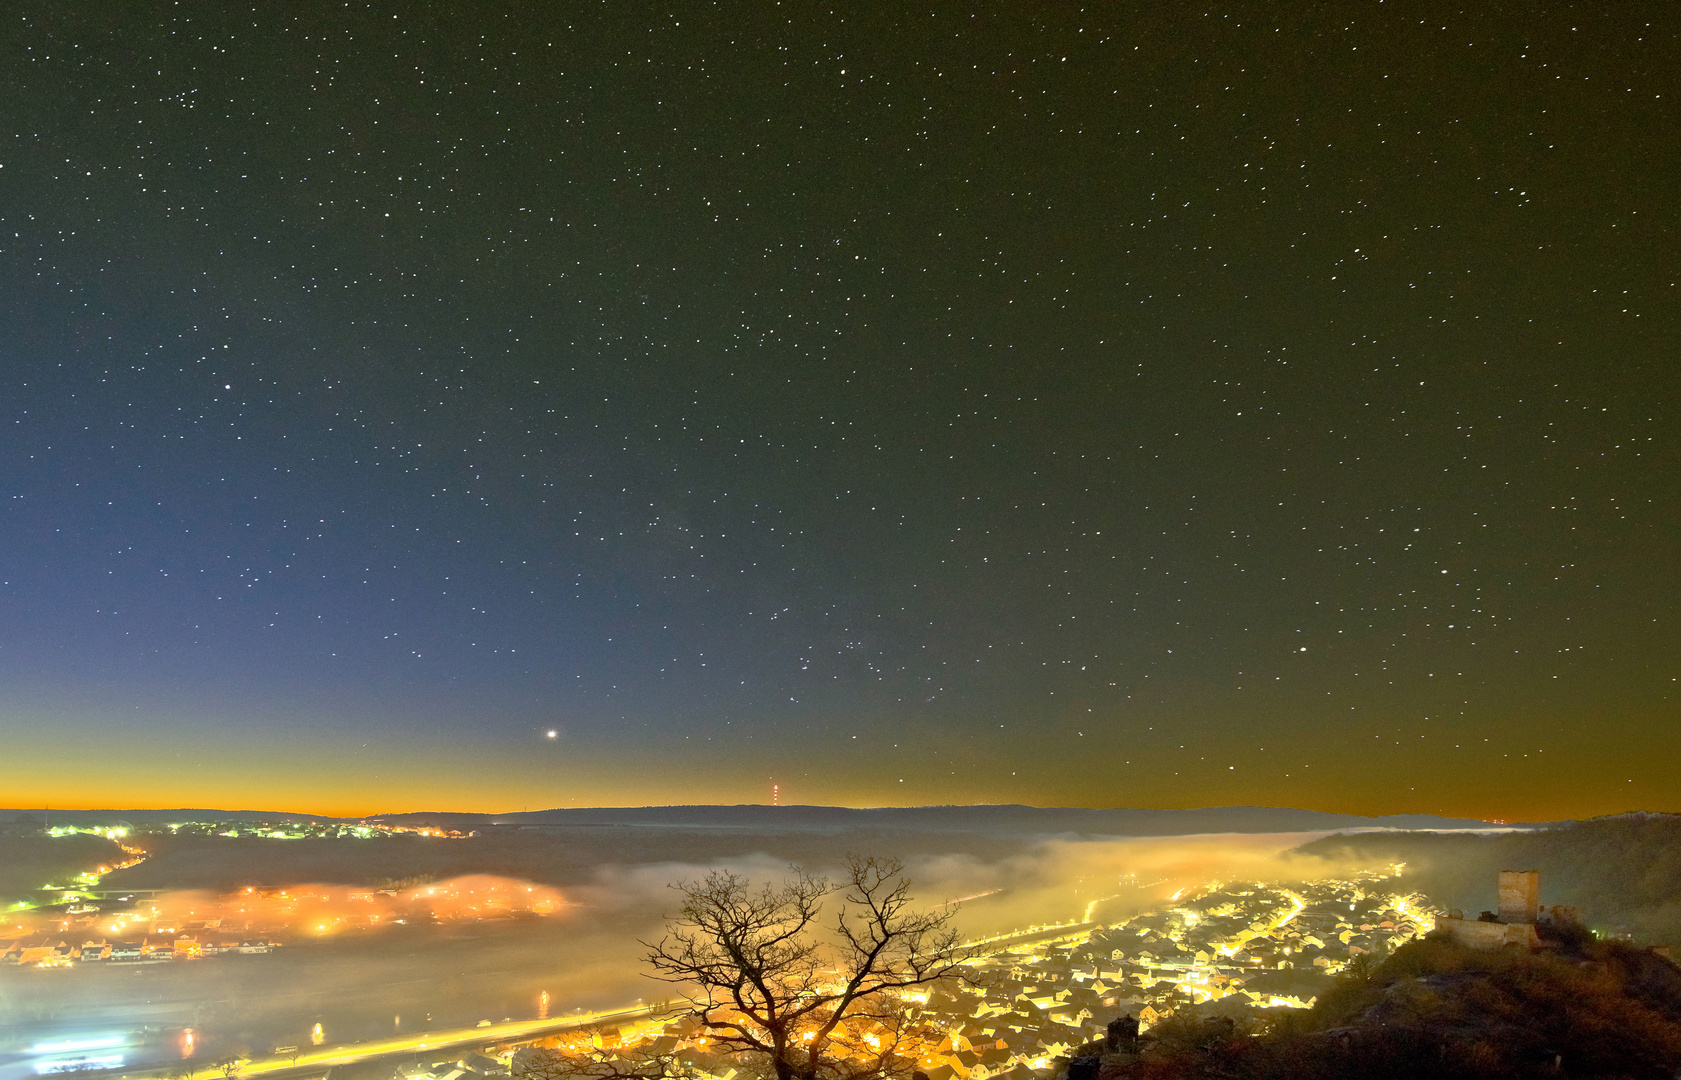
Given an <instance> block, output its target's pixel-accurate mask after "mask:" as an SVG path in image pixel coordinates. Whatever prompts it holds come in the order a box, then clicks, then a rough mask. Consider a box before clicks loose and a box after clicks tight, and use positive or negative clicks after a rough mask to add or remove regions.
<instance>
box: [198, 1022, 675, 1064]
mask: <svg viewBox="0 0 1681 1080" xmlns="http://www.w3.org/2000/svg"><path fill="white" fill-rule="evenodd" d="M663 1007H664V1006H661V1005H636V1006H632V1007H631V1008H628V1009H613V1010H609V1011H606V1012H594V1013H572V1014H570V1015H567V1016H557V1017H554V1018H553V1019H549V1020H511V1021H507V1022H504V1023H500V1024H488V1025H486V1026H484V1027H470V1028H455V1029H452V1030H444V1031H426V1032H421V1033H420V1034H417V1035H403V1036H396V1037H393V1038H389V1039H375V1040H373V1041H372V1042H365V1043H350V1044H348V1045H339V1046H323V1047H319V1048H316V1047H310V1048H309V1049H307V1050H303V1051H301V1052H300V1053H299V1054H298V1056H297V1057H296V1058H293V1057H291V1056H290V1055H288V1056H286V1057H263V1058H254V1059H253V1060H251V1061H250V1062H249V1063H248V1064H246V1065H243V1066H241V1067H240V1070H239V1075H240V1076H241V1077H253V1076H264V1077H269V1078H270V1080H280V1078H281V1077H284V1076H291V1075H297V1076H302V1075H308V1074H314V1073H321V1072H325V1071H326V1070H327V1069H330V1068H332V1067H333V1066H335V1065H354V1064H356V1063H357V1062H361V1061H371V1060H373V1059H375V1058H382V1057H402V1056H405V1055H410V1054H416V1055H418V1054H423V1053H425V1052H427V1051H442V1050H451V1049H456V1048H459V1047H462V1046H469V1045H483V1044H487V1043H495V1042H508V1041H515V1040H519V1039H532V1038H538V1037H540V1036H543V1035H552V1034H554V1033H555V1032H557V1031H567V1030H570V1029H572V1028H578V1027H586V1026H588V1025H590V1024H602V1023H625V1022H627V1021H635V1020H646V1019H649V1018H651V1017H653V1016H655V1015H656V1014H657V1013H658V1012H659V1010H660V1009H661V1008H663ZM193 1075H194V1076H197V1077H212V1076H214V1077H220V1076H221V1075H222V1074H221V1072H220V1070H217V1069H212V1068H204V1069H200V1070H199V1071H198V1072H197V1073H194V1074H193Z"/></svg>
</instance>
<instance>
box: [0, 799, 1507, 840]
mask: <svg viewBox="0 0 1681 1080" xmlns="http://www.w3.org/2000/svg"><path fill="white" fill-rule="evenodd" d="M40 813H41V811H39V810H0V821H8V820H11V819H12V818H13V817H14V816H16V815H22V814H27V815H30V816H31V817H34V818H36V819H37V820H38V819H39V817H40ZM52 820H53V822H55V823H63V824H103V823H110V822H115V821H128V822H132V823H141V822H161V821H228V822H245V821H314V822H323V823H330V822H349V821H359V820H377V821H382V822H386V823H388V824H392V825H438V826H445V827H452V828H487V827H497V826H503V827H512V826H543V825H563V826H591V825H602V826H609V825H612V826H642V827H663V828H712V829H718V828H725V829H771V830H782V829H794V830H801V831H807V830H817V831H842V830H852V829H892V830H918V831H933V832H953V831H956V832H1005V833H1010V832H1020V833H1096V834H1102V835H1111V836H1182V835H1187V834H1192V833H1225V832H1231V833H1271V832H1316V831H1321V830H1330V829H1344V830H1347V829H1406V830H1415V829H1436V830H1444V829H1490V828H1495V827H1496V826H1493V825H1491V824H1490V823H1489V822H1486V821H1479V820H1476V819H1473V818H1447V817H1439V816H1437V815H1434V814H1393V815H1389V816H1386V817H1364V816H1361V815H1358V814H1333V813H1326V812H1324V811H1319V810H1296V809H1291V808H1288V807H1273V806H1214V807H1202V808H1198V809H1190V810H1151V809H1140V808H1113V809H1102V808H1097V809H1093V808H1085V807H1039V806H1022V805H1016V804H987V805H979V806H956V805H947V806H895V807H876V808H868V809H857V808H853V807H846V806H767V805H764V804H753V803H747V804H739V805H735V806H719V805H695V806H607V807H585V808H555V809H550V810H531V811H523V812H518V813H505V814H477V813H452V812H439V811H417V812H412V813H401V814H381V815H376V816H374V817H371V818H366V819H362V818H334V817H327V816H325V815H321V814H300V813H284V812H277V811H263V810H212V809H202V808H201V809H175V810H119V809H111V810H54V811H52Z"/></svg>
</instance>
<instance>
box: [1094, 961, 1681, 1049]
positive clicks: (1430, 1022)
mask: <svg viewBox="0 0 1681 1080" xmlns="http://www.w3.org/2000/svg"><path fill="white" fill-rule="evenodd" d="M1554 944H1555V946H1557V947H1555V948H1552V949H1548V950H1543V951H1539V952H1534V953H1531V952H1528V951H1524V952H1518V951H1516V950H1503V951H1496V952H1473V951H1471V950H1468V949H1464V948H1461V947H1459V946H1456V945H1453V944H1451V943H1448V942H1445V941H1437V940H1427V941H1421V942H1414V943H1412V944H1409V945H1404V946H1402V947H1401V948H1400V949H1397V950H1396V951H1395V953H1394V954H1393V955H1392V956H1390V957H1389V959H1388V960H1386V961H1385V962H1383V963H1382V964H1381V965H1378V966H1376V967H1375V968H1372V969H1369V970H1365V971H1358V970H1357V971H1355V972H1352V973H1350V974H1348V975H1345V976H1343V977H1341V978H1339V979H1338V980H1337V982H1336V984H1335V985H1334V986H1333V987H1332V989H1331V990H1330V991H1329V992H1327V993H1326V994H1324V995H1323V996H1322V997H1321V998H1320V1001H1319V1003H1318V1004H1317V1005H1316V1006H1315V1007H1314V1008H1313V1009H1312V1010H1310V1011H1309V1012H1308V1013H1306V1014H1305V1015H1303V1014H1295V1015H1292V1016H1288V1017H1284V1018H1281V1019H1279V1020H1276V1021H1274V1023H1273V1026H1272V1028H1271V1030H1268V1031H1265V1032H1260V1033H1255V1032H1252V1031H1250V1030H1248V1029H1245V1028H1244V1027H1242V1026H1241V1025H1242V1021H1238V1022H1235V1023H1234V1022H1233V1021H1231V1020H1224V1019H1220V1018H1204V1017H1201V1016H1197V1015H1183V1016H1177V1017H1174V1018H1172V1019H1169V1020H1168V1021H1166V1022H1164V1023H1162V1024H1161V1025H1159V1026H1158V1027H1156V1028H1154V1029H1152V1030H1151V1031H1150V1032H1149V1034H1148V1036H1147V1037H1146V1038H1145V1039H1143V1040H1142V1041H1141V1042H1140V1043H1138V1044H1128V1045H1127V1046H1126V1047H1124V1048H1122V1050H1121V1052H1115V1053H1108V1054H1097V1055H1094V1056H1093V1057H1088V1058H1087V1059H1086V1062H1084V1063H1082V1062H1078V1061H1077V1062H1075V1064H1074V1066H1073V1067H1072V1068H1071V1070H1070V1073H1069V1075H1079V1076H1080V1077H1082V1078H1083V1080H1123V1078H1132V1077H1137V1078H1140V1080H1142V1078H1152V1080H1178V1078H1181V1077H1185V1078H1188V1077H1214V1076H1219V1077H1227V1078H1231V1080H1322V1078H1323V1080H1331V1078H1342V1077H1363V1078H1371V1080H1391V1078H1393V1080H1401V1078H1414V1077H1432V1078H1437V1080H1459V1078H1463V1080H1504V1078H1512V1080H1517V1078H1520V1077H1522V1078H1528V1077H1559V1076H1578V1077H1629V1078H1640V1080H1648V1078H1649V1080H1659V1078H1663V1080H1668V1078H1670V1077H1672V1076H1674V1075H1675V1074H1676V1070H1677V1067H1678V1066H1681V969H1677V967H1676V966H1675V965H1674V964H1673V963H1671V962H1670V961H1669V960H1667V959H1664V958H1663V957H1660V956H1657V955H1654V954H1653V953H1651V952H1649V951H1646V950H1642V949H1638V948H1635V947H1633V946H1630V945H1627V944H1623V943H1620V942H1604V941H1578V942H1576V943H1574V944H1569V943H1563V942H1556V943H1554ZM1252 1036H1253V1037H1252ZM1085 1049H1086V1051H1087V1052H1088V1053H1090V1051H1091V1050H1095V1049H1098V1048H1097V1047H1090V1048H1085Z"/></svg>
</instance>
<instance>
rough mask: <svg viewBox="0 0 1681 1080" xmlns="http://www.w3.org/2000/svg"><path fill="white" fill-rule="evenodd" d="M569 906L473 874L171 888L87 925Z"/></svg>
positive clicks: (36, 919) (361, 917) (248, 925)
mask: <svg viewBox="0 0 1681 1080" xmlns="http://www.w3.org/2000/svg"><path fill="white" fill-rule="evenodd" d="M568 906H569V905H568V902H567V900H566V897H565V896H564V895H563V894H562V893H561V891H560V890H559V889H554V888H550V887H549V886H547V885H537V884H534V883H532V882H529V881H523V880H520V879H518V878H507V877H499V876H496V875H494V874H470V875H467V876H465V877H458V878H451V879H450V880H448V881H437V882H432V883H430V884H426V885H417V886H414V887H413V888H409V889H404V890H402V891H400V892H392V891H390V890H384V889H373V888H368V887H366V886H354V885H297V886H293V887H291V888H285V889H262V888H255V887H252V888H246V889H242V890H240V891H239V892H236V893H228V894H220V895H218V894H215V893H208V892H200V891H182V892H172V893H166V894H164V895H162V896H159V897H157V898H156V899H153V900H146V901H142V902H141V903H140V904H139V905H138V906H136V907H135V908H134V909H132V910H129V911H118V912H107V913H103V914H101V915H99V916H97V917H96V918H93V919H88V920H86V921H85V922H83V925H85V926H86V927H87V928H88V929H89V930H95V929H96V930H97V931H98V932H99V933H101V934H104V935H105V936H107V937H110V938H131V937H135V938H137V937H142V936H147V935H161V936H173V935H176V934H197V935H200V936H201V937H209V938H217V937H219V936H224V935H225V936H229V937H235V936H238V935H239V934H240V933H242V932H246V931H251V932H256V931H263V932H269V933H291V934H293V935H303V936H321V935H325V934H335V933H342V932H345V931H368V930H379V929H383V928H385V927H390V926H401V925H405V924H412V923H429V922H434V921H436V922H471V921H475V920H479V919H497V918H509V917H511V916H515V915H553V914H556V913H557V912H560V911H562V910H564V909H565V908H566V907H568ZM76 921H77V922H82V920H76ZM32 923H33V925H31V924H32ZM49 924H50V926H49ZM60 924H64V925H63V926H62V927H61V925H60ZM49 928H55V929H58V928H62V929H68V928H69V927H68V923H66V922H65V917H64V916H62V915H57V914H52V913H47V914H45V915H41V916H37V915H35V914H34V913H27V914H24V915H22V916H20V918H19V920H18V930H19V931H21V932H23V933H35V932H41V931H45V930H47V929H49Z"/></svg>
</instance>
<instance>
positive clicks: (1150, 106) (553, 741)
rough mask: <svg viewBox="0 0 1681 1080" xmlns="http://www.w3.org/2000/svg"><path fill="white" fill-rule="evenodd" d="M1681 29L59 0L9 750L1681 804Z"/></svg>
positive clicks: (1654, 16) (1394, 7)
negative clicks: (1679, 62)
mask: <svg viewBox="0 0 1681 1080" xmlns="http://www.w3.org/2000/svg"><path fill="white" fill-rule="evenodd" d="M1678 29H1681V15H1678V14H1677V11H1676V9H1675V8H1674V7H1673V6H1672V5H1668V4H1662V3H1650V4H1640V3H1630V4H1619V5H1599V4H1576V5H1570V4H1560V5H1553V6H1548V7H1545V8H1532V7H1513V8H1506V9H1503V8H1499V7H1497V6H1493V5H1483V6H1477V5H1473V10H1470V11H1461V10H1458V9H1457V8H1456V7H1454V6H1447V5H1431V4H1424V5H1405V4H1361V5H1355V4H1324V5H1314V6H1308V7H1301V6H1296V7H1289V6H1285V7H1270V8H1269V7H1265V6H1256V5H1211V6H1202V7H1193V6H1185V5H1162V4H1155V3H1150V4H1134V5H1100V6H1091V7H1088V8H1085V9H1081V8H1079V7H1077V6H1074V5H1044V4H1036V3H1035V4H1027V3H1022V4H1008V3H998V4H972V5H958V4H935V5H932V6H924V5H916V4H911V5H897V4H892V5H855V6H850V7H848V6H842V7H829V6H825V5H822V4H809V3H788V2H783V3H776V2H774V0H772V2H758V3H751V4H742V3H717V4H693V5H678V6H675V7H657V6H647V5H625V4H598V3H574V4H485V5H469V6H466V7H462V6H458V5H436V4H422V3H407V2H405V3H375V4H365V3H357V2H353V3H349V4H345V5H343V6H331V7H330V6H327V5H285V4H276V5H258V6H257V7H256V8H254V9H248V8H240V7H237V6H232V5H227V6H218V5H202V4H181V5H170V4H163V3H126V4H124V3H110V4H97V5H88V4H79V3H60V4H45V3H43V4H34V3H31V4H25V5H23V7H22V8H21V9H13V12H12V15H11V17H10V18H9V19H8V20H6V21H5V22H4V23H0V57H3V71H4V74H3V76H0V78H3V80H4V84H5V85H4V92H5V100H6V104H5V106H4V108H3V109H0V432H3V434H0V438H3V440H4V442H3V444H0V452H3V454H4V465H5V467H4V471H3V473H0V513H3V514H4V517H3V518H0V580H3V584H0V731H3V744H4V747H5V750H4V757H5V759H6V769H5V773H6V779H5V787H6V789H7V791H6V796H5V798H4V799H0V802H4V803H5V804H6V805H43V804H51V805H62V806H83V807H87V806H135V807H140V806H181V805H187V806H206V805H209V806H222V807H234V806H251V807H261V808H275V809H292V810H314V811H321V812H329V813H347V814H362V813H372V812H378V811H395V810H409V809H460V810H518V809H538V808H543V807H549V806H571V805H579V806H583V805H617V804H633V805H641V804H646V803H679V802H723V803H736V802H767V801H769V798H770V787H771V784H772V783H777V784H779V785H780V789H781V798H782V801H784V802H806V803H836V804H847V805H860V806H868V805H911V804H923V803H971V802H1024V803H1034V804H1040V805H1087V806H1157V807H1176V806H1203V805H1224V804H1265V805H1283V806H1299V807H1308V808H1315V809H1325V810H1338V811H1351V812H1358V813H1391V812H1408V811H1422V812H1442V813H1450V814H1460V815H1475V816H1479V817H1488V818H1495V819H1503V820H1541V819H1552V818H1559V817H1565V816H1584V815H1590V814H1598V813H1609V812H1617V811H1622V810H1626V809H1632V808H1636V807H1644V808H1647V809H1676V807H1675V806H1674V805H1673V804H1674V790H1675V789H1674V780H1673V778H1674V775H1675V769H1676V766H1677V765H1678V764H1681V723H1678V720H1681V715H1678V709H1677V694H1678V693H1681V690H1678V686H1681V684H1678V683H1677V681H1676V680H1677V678H1678V677H1681V635H1678V633H1677V619H1678V615H1677V612H1678V609H1681V551H1678V546H1681V545H1678V535H1681V513H1678V510H1677V506H1678V503H1677V499H1678V495H1681V492H1678V490H1677V487H1678V476H1681V473H1678V471H1677V464H1678V463H1677V437H1678V417H1677V405H1678V403H1681V379H1678V378H1677V375H1676V373H1675V369H1676V359H1677V357H1676V342H1677V340H1678V333H1677V331H1678V330H1681V326H1678V319H1677V313H1678V306H1677V305H1678V299H1681V296H1678V286H1677V284H1676V283H1677V281H1678V280H1681V276H1678V274H1681V267H1678V266H1677V239H1676V238H1677V226H1678V225H1681V220H1678V209H1677V203H1676V200H1675V198H1674V195H1675V178H1676V177H1677V176H1681V138H1678V135H1677V132H1678V131H1681V125H1678V123H1677V115H1676V108H1675V102H1676V100H1677V95H1678V94H1681V86H1678V85H1677V83H1678V81H1681V79H1678V72H1681V68H1677V66H1676V64H1675V63H1674V58H1675V57H1676V56H1677V55H1681V35H1678V32H1677V31H1678ZM551 733H552V734H551Z"/></svg>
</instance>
